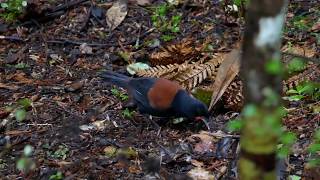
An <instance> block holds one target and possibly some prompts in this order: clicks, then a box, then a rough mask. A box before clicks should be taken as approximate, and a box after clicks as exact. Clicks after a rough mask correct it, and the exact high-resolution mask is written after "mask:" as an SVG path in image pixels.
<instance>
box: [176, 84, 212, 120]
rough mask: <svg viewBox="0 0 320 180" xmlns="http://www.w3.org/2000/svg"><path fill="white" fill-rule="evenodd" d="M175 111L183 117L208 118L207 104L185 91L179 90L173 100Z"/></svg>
mask: <svg viewBox="0 0 320 180" xmlns="http://www.w3.org/2000/svg"><path fill="white" fill-rule="evenodd" d="M173 103H174V104H173V107H174V109H175V111H176V112H177V113H178V114H180V115H181V116H183V117H187V118H189V119H195V120H204V119H208V118H209V112H208V108H207V106H206V105H205V104H204V103H202V102H201V101H199V100H197V99H195V98H193V97H191V96H190V95H189V94H188V93H187V92H186V91H184V90H180V91H179V92H178V93H177V95H176V97H175V99H174V102H173Z"/></svg>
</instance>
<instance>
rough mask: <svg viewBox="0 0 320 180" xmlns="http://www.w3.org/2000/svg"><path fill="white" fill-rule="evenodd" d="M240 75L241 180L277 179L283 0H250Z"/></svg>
mask: <svg viewBox="0 0 320 180" xmlns="http://www.w3.org/2000/svg"><path fill="white" fill-rule="evenodd" d="M249 3H250V4H249V6H248V10H247V16H246V30H245V34H244V41H243V54H242V61H241V73H242V75H243V76H242V77H244V82H245V86H244V92H245V103H246V106H245V108H244V110H243V112H242V114H243V116H244V127H243V128H242V131H241V141H240V144H241V154H240V160H239V175H240V179H246V180H247V179H250V180H251V179H252V180H257V179H276V171H275V169H276V168H275V166H276V147H277V143H278V135H279V132H280V131H281V128H280V122H281V115H282V113H281V109H280V107H281V106H280V92H281V72H282V69H283V68H282V66H281V62H280V51H279V49H280V45H281V35H282V34H281V32H282V27H283V23H284V17H285V12H286V5H287V1H286V0H250V1H249Z"/></svg>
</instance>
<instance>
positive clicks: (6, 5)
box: [1, 3, 9, 9]
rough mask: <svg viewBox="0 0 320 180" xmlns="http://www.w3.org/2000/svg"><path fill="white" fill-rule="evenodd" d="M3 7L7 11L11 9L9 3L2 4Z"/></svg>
mask: <svg viewBox="0 0 320 180" xmlns="http://www.w3.org/2000/svg"><path fill="white" fill-rule="evenodd" d="M1 7H2V8H4V9H6V8H8V7H9V5H8V3H1Z"/></svg>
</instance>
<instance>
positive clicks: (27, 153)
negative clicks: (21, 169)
mask: <svg viewBox="0 0 320 180" xmlns="http://www.w3.org/2000/svg"><path fill="white" fill-rule="evenodd" d="M32 151H33V147H32V146H30V145H26V146H25V147H24V149H23V154H24V155H25V156H31V154H32Z"/></svg>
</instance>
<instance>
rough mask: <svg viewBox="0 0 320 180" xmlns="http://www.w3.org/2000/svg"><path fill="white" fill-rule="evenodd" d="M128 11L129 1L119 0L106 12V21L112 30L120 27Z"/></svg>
mask: <svg viewBox="0 0 320 180" xmlns="http://www.w3.org/2000/svg"><path fill="white" fill-rule="evenodd" d="M127 13H128V1H127V0H118V1H116V2H114V3H113V5H112V7H111V8H110V9H108V11H107V13H106V21H107V24H108V26H109V27H110V29H111V30H114V29H115V28H116V27H118V26H119V25H120V24H121V22H122V21H123V20H124V18H125V17H126V15H127Z"/></svg>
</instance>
